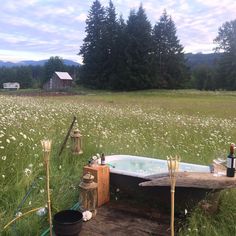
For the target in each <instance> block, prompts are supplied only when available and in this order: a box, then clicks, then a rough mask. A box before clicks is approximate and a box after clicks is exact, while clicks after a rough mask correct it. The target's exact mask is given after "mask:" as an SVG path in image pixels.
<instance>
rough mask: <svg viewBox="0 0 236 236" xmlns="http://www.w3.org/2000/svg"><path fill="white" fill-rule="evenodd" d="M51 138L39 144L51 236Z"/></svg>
mask: <svg viewBox="0 0 236 236" xmlns="http://www.w3.org/2000/svg"><path fill="white" fill-rule="evenodd" d="M51 143H52V141H51V140H42V141H41V144H42V147H43V157H44V162H45V167H46V188H47V205H48V218H49V226H50V236H52V212H51V200H50V185H49V179H50V176H49V167H50V165H49V157H50V152H51Z"/></svg>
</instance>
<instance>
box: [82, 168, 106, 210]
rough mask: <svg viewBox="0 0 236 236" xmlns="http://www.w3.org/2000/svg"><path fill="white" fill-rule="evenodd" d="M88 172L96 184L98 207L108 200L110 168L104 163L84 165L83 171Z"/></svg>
mask: <svg viewBox="0 0 236 236" xmlns="http://www.w3.org/2000/svg"><path fill="white" fill-rule="evenodd" d="M88 172H90V173H91V174H92V175H93V176H94V181H95V182H96V183H97V184H98V204H97V205H98V207H100V206H102V205H103V204H105V203H107V202H109V200H110V169H109V167H108V166H106V165H98V166H96V167H90V166H85V167H84V170H83V173H84V174H86V173H88Z"/></svg>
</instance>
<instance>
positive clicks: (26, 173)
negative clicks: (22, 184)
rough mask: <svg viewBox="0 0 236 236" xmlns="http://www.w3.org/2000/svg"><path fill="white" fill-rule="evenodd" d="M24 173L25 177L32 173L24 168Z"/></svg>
mask: <svg viewBox="0 0 236 236" xmlns="http://www.w3.org/2000/svg"><path fill="white" fill-rule="evenodd" d="M24 173H25V175H26V176H29V175H30V174H31V173H32V171H31V170H30V169H28V168H25V170H24Z"/></svg>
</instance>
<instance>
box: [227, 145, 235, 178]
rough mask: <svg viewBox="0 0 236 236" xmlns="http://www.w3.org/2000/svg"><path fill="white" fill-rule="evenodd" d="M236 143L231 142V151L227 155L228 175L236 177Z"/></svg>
mask: <svg viewBox="0 0 236 236" xmlns="http://www.w3.org/2000/svg"><path fill="white" fill-rule="evenodd" d="M234 149H235V144H234V143H231V145H230V153H229V155H228V157H227V173H226V175H227V177H234V175H235V160H236V159H235V155H234Z"/></svg>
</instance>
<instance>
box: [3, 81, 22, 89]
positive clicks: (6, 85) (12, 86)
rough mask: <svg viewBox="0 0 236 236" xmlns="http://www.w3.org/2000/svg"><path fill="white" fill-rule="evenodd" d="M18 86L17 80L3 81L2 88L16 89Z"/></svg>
mask: <svg viewBox="0 0 236 236" xmlns="http://www.w3.org/2000/svg"><path fill="white" fill-rule="evenodd" d="M19 88H20V84H19V83H17V82H8V83H3V89H5V90H18V89H19Z"/></svg>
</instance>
